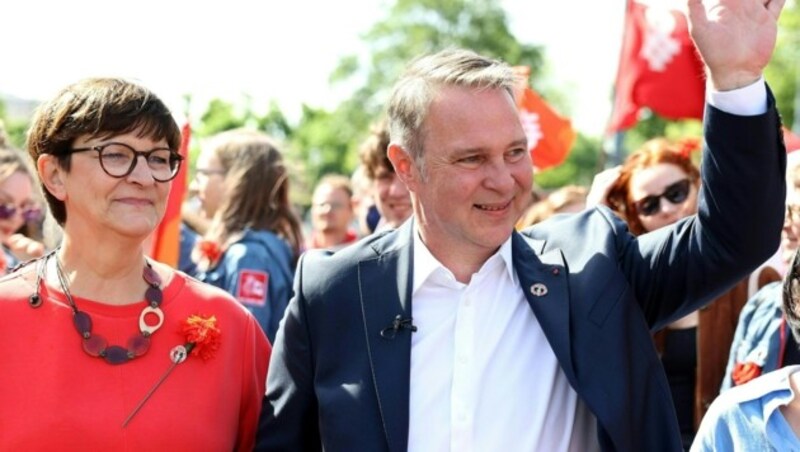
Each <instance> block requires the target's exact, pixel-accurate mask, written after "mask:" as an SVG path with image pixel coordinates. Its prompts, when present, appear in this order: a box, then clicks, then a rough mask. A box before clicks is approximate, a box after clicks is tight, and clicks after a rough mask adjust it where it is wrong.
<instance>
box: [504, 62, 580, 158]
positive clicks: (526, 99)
mask: <svg viewBox="0 0 800 452" xmlns="http://www.w3.org/2000/svg"><path fill="white" fill-rule="evenodd" d="M514 71H515V72H516V74H517V77H518V78H519V81H520V84H519V86H518V88H519V89H520V92H519V93H518V94H517V107H518V108H519V117H520V121H521V122H522V128H523V129H524V130H525V135H526V136H527V137H528V151H529V152H530V153H531V159H532V160H533V166H534V167H536V168H537V169H540V170H541V169H545V168H550V167H553V166H558V165H560V164H561V163H563V162H564V160H565V159H566V158H567V155H568V154H569V151H570V149H572V145H573V144H574V143H575V138H576V137H577V134H576V133H575V130H574V129H573V128H572V123H571V122H570V120H569V119H566V118H563V117H561V116H559V114H558V113H556V111H555V110H553V108H552V107H551V106H550V105H548V104H547V102H545V101H544V99H542V98H541V97H540V96H539V95H538V94H537V93H536V92H535V91H534V90H533V89H531V88H530V87H529V86H528V77H529V76H530V68H528V67H525V66H517V67H515V68H514Z"/></svg>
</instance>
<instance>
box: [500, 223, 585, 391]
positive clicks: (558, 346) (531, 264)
mask: <svg viewBox="0 0 800 452" xmlns="http://www.w3.org/2000/svg"><path fill="white" fill-rule="evenodd" d="M543 247H544V243H543V242H541V241H536V240H533V239H530V238H527V237H525V236H523V235H521V234H518V233H514V234H513V236H512V256H513V257H512V260H513V262H514V268H515V269H516V271H517V276H518V277H519V281H520V286H521V287H522V291H523V293H524V294H525V298H526V299H527V300H528V304H529V305H530V306H531V309H532V310H533V313H534V315H536V319H537V320H538V321H539V324H540V325H541V326H542V330H543V331H544V334H545V336H546V337H547V341H548V342H549V343H550V346H551V347H552V348H553V351H554V352H555V354H556V357H557V358H558V362H559V363H560V365H561V368H562V369H563V370H564V374H565V375H566V376H567V379H568V380H569V381H570V383H572V385H573V387H576V383H577V380H576V378H575V369H574V367H573V365H572V344H571V341H570V337H571V336H570V322H569V312H570V306H569V304H570V299H569V290H568V286H567V269H566V265H565V263H564V257H563V255H562V254H561V251H560V250H558V249H554V250H550V251H548V252H546V253H544V254H541V255H537V253H539V252H541V250H542V249H543Z"/></svg>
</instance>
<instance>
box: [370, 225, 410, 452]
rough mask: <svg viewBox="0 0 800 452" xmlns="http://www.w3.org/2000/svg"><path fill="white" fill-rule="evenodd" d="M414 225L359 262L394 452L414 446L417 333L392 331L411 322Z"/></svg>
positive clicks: (386, 426) (380, 405) (378, 387)
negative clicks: (412, 381) (395, 324)
mask: <svg viewBox="0 0 800 452" xmlns="http://www.w3.org/2000/svg"><path fill="white" fill-rule="evenodd" d="M412 224H413V223H412V222H410V221H409V222H406V223H405V225H404V226H402V227H401V228H400V229H399V230H398V231H396V232H395V233H393V235H394V237H395V240H380V241H377V242H376V243H375V245H374V248H375V250H376V252H377V253H378V255H377V256H376V257H375V258H372V259H368V260H364V261H361V262H359V266H358V279H359V281H358V282H359V295H360V298H361V311H362V314H363V317H364V325H365V327H366V334H367V337H366V340H367V349H368V351H369V359H370V366H371V370H372V377H373V380H374V384H375V391H376V395H377V398H378V409H379V410H380V414H381V420H382V423H383V427H384V432H385V434H386V441H387V443H388V444H389V450H391V451H397V452H400V451H405V450H406V448H407V444H408V393H409V375H410V372H411V370H410V369H411V331H410V330H408V329H399V330H396V331H394V330H392V329H391V328H389V329H388V330H387V331H385V333H384V334H383V335H382V334H381V332H382V331H384V330H386V329H387V327H390V326H391V325H392V321H393V320H394V319H395V318H396V317H397V316H398V315H399V316H400V318H401V319H411V279H412V277H413V276H412V275H413V269H412V262H413V259H412V256H413V253H412V243H413V240H411V237H412V236H411V234H412V233H413V230H414V229H413V227H412Z"/></svg>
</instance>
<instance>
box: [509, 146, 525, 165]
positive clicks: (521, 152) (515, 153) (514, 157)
mask: <svg viewBox="0 0 800 452" xmlns="http://www.w3.org/2000/svg"><path fill="white" fill-rule="evenodd" d="M527 153H528V151H527V150H526V149H522V148H518V149H512V150H510V151H508V159H509V160H511V161H513V162H516V161H519V160H520V159H522V158H523V157H525V154H527Z"/></svg>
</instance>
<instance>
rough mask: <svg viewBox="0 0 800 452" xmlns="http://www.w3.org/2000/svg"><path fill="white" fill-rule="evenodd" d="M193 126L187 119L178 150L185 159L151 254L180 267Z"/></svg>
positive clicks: (153, 241) (155, 234)
mask: <svg viewBox="0 0 800 452" xmlns="http://www.w3.org/2000/svg"><path fill="white" fill-rule="evenodd" d="M191 134H192V130H191V126H190V125H189V122H188V121H187V122H186V124H184V125H183V129H182V131H181V147H180V149H179V150H178V152H180V154H181V155H182V156H183V158H184V160H183V162H182V164H181V169H180V170H179V171H178V175H177V176H175V179H173V180H172V188H171V190H170V192H169V198H168V199H167V208H166V210H165V212H164V218H162V219H161V222H160V223H159V224H158V227H156V230H155V232H154V233H153V240H152V250H151V253H150V255H151V256H152V257H153V259H155V260H157V261H159V262H163V263H165V264H167V265H171V266H172V267H173V268H177V267H178V258H179V257H180V235H181V205H182V204H183V198H184V197H185V196H186V189H187V180H186V179H187V176H186V174H187V173H186V172H187V171H188V168H189V140H190V139H191Z"/></svg>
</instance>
